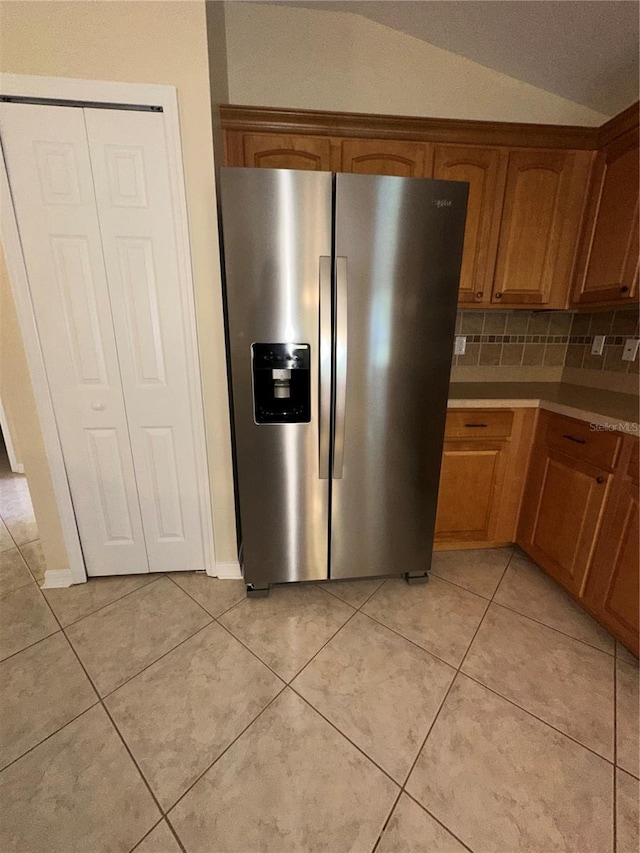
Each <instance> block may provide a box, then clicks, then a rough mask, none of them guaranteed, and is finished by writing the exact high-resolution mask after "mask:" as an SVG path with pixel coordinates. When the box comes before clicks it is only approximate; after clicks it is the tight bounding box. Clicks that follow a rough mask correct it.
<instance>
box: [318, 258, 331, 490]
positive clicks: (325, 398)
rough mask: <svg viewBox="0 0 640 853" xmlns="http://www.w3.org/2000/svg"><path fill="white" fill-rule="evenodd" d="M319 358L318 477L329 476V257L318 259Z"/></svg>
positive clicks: (324, 477) (325, 477)
mask: <svg viewBox="0 0 640 853" xmlns="http://www.w3.org/2000/svg"><path fill="white" fill-rule="evenodd" d="M319 289H320V358H319V379H318V381H319V388H318V410H319V417H318V477H319V478H320V479H321V480H327V479H328V478H329V450H330V440H331V258H330V257H329V256H328V255H326V256H322V257H321V258H320V273H319Z"/></svg>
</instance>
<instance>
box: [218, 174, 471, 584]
mask: <svg viewBox="0 0 640 853" xmlns="http://www.w3.org/2000/svg"><path fill="white" fill-rule="evenodd" d="M467 192H468V185H467V184H466V183H459V182H453V181H432V180H425V179H420V178H396V177H386V176H385V177H382V176H372V175H348V174H337V175H333V174H331V173H328V172H311V171H309V172H306V171H304V172H303V171H292V170H287V169H244V168H223V169H222V170H221V202H222V205H221V206H222V228H223V244H224V263H225V282H226V283H225V290H226V310H227V324H228V326H227V335H228V347H229V357H230V370H231V395H232V406H233V424H234V453H235V466H236V486H237V498H238V507H239V519H240V536H241V551H240V559H241V564H242V566H243V570H244V577H245V581H246V583H247V589H248V591H249V592H250V593H251V592H255V593H259V592H266V591H267V590H268V586H269V584H272V583H279V582H283V581H310V580H322V579H327V578H357V577H369V576H376V575H378V576H379V575H389V574H396V573H401V574H404V575H405V576H407V578H408V579H410V578H414V577H415V578H421V577H426V574H427V572H428V570H429V567H430V563H431V552H432V547H433V535H434V526H435V515H436V503H437V497H438V480H439V475H440V460H441V455H442V442H443V435H444V422H445V415H446V406H447V393H448V386H449V373H450V368H451V355H452V350H453V335H454V326H455V317H456V303H457V296H458V281H459V275H460V265H461V258H462V244H463V238H464V225H465V213H466V204H467Z"/></svg>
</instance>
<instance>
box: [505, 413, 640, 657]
mask: <svg viewBox="0 0 640 853" xmlns="http://www.w3.org/2000/svg"><path fill="white" fill-rule="evenodd" d="M638 485H639V484H638V439H637V438H635V437H633V436H624V435H622V433H618V432H598V431H594V430H590V429H589V425H588V424H585V423H584V422H583V421H576V420H574V419H573V418H568V417H565V416H563V415H556V414H553V413H551V412H541V413H540V417H539V422H538V428H537V432H536V438H535V441H534V445H533V450H532V454H531V463H530V466H529V471H528V475H527V484H526V488H525V491H524V497H523V501H522V509H521V514H520V522H519V526H518V535H517V539H516V541H517V543H518V545H520V547H521V548H522V549H523V550H524V551H526V553H527V554H529V556H530V557H531V558H532V559H533V560H534V561H535V562H536V563H537V564H538V565H539V566H540V567H541V568H542V569H543V570H544V571H545V572H546V573H547V574H549V575H550V576H551V577H552V578H554V579H555V580H556V581H558V583H560V584H561V585H562V586H563V587H564V588H565V589H566V590H567V591H568V592H569V593H570V594H571V595H572V596H573V597H574V598H575V599H576V600H577V601H579V602H580V604H582V606H583V607H584V608H585V609H587V610H588V611H589V612H590V613H591V614H592V615H593V616H595V618H596V619H597V620H598V621H599V622H600V623H601V624H602V625H604V626H605V627H606V628H608V629H609V630H610V631H611V632H612V633H613V634H614V635H615V636H616V637H618V639H620V640H621V641H622V642H623V643H624V644H625V645H626V646H627V647H628V648H629V649H630V650H631V651H632V652H634V653H635V654H636V655H637V654H638V593H639V590H638V586H639V584H638V576H639V574H640V555H639V545H638V539H639V536H640V530H639V526H638V515H639V512H638Z"/></svg>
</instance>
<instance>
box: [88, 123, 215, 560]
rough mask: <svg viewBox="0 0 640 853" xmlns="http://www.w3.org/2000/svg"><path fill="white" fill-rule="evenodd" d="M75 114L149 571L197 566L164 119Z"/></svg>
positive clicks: (189, 406)
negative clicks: (88, 173)
mask: <svg viewBox="0 0 640 853" xmlns="http://www.w3.org/2000/svg"><path fill="white" fill-rule="evenodd" d="M84 112H85V121H86V126H87V138H88V140H89V149H90V153H91V164H92V168H93V175H94V183H95V192H96V200H97V209H98V217H99V222H100V230H101V233H102V243H103V249H104V258H105V264H106V269H107V279H108V283H109V292H110V295H111V304H112V310H113V317H114V328H115V334H116V344H117V349H118V356H119V360H120V369H121V374H122V386H123V391H124V397H125V406H126V411H127V419H128V424H129V434H130V437H131V445H132V448H133V458H134V465H135V472H136V479H137V483H138V491H139V496H140V507H141V511H142V518H143V525H144V532H145V538H146V542H147V550H148V555H149V565H150V567H151V571H179V570H186V569H197V568H203V567H204V555H203V543H202V524H201V515H200V512H201V507H200V501H199V488H198V470H197V456H196V452H195V448H196V447H197V446H198V444H197V437H196V433H195V430H194V422H193V419H194V417H195V416H196V415H195V414H194V413H195V412H197V411H199V410H198V408H197V407H198V406H199V405H200V401H199V400H193V399H192V398H191V392H190V383H189V374H188V368H187V363H188V361H189V360H190V355H189V353H188V352H187V340H186V337H185V326H186V324H187V322H188V315H187V310H188V309H187V306H185V305H184V304H183V298H182V292H181V287H180V275H181V273H180V267H179V263H178V256H177V252H176V244H175V226H174V220H173V213H172V211H173V199H172V194H171V185H170V181H169V171H168V161H167V155H166V146H165V137H164V132H165V129H164V120H163V116H162V114H161V113H149V112H124V111H122V112H120V111H117V110H95V109H87V110H85V111H84Z"/></svg>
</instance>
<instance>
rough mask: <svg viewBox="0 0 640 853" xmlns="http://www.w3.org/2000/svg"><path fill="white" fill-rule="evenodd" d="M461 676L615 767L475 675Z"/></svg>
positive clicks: (465, 673) (592, 750)
mask: <svg viewBox="0 0 640 853" xmlns="http://www.w3.org/2000/svg"><path fill="white" fill-rule="evenodd" d="M459 674H460V675H463V676H464V677H465V678H468V679H469V680H470V681H473V682H474V683H475V684H478V685H479V686H480V687H484V688H485V690H488V691H489V692H490V693H493V694H494V696H498V697H499V698H500V699H504V701H505V702H508V703H509V704H510V705H513V706H514V707H515V708H519V709H520V710H521V711H524V713H525V714H528V715H529V716H530V717H533V719H534V720H537V721H538V722H539V723H543V724H544V725H545V726H548V727H549V728H550V729H553V731H554V732H557V733H558V734H559V735H562V736H563V737H566V738H567V739H568V740H570V741H573V743H575V744H576V745H577V746H581V747H582V748H583V749H586V750H587V752H590V753H591V754H592V755H595V756H596V757H597V758H600V759H602V761H606V763H607V764H610V765H611V766H612V767H615V764H614V762H613V759H611V758H607V757H606V756H604V755H602V754H601V753H599V752H596V750H595V749H593V747H591V746H587V745H586V744H584V743H582V741H579V740H577V739H576V738H575V737H573V735H570V734H567V732H564V731H562V729H559V728H558V727H557V726H554V725H553V723H550V722H548V720H543V719H542V717H539V716H538V715H537V714H534V713H533V711H530V710H529V709H528V708H524V707H523V706H522V705H519V704H518V703H517V702H516V701H515V700H513V699H510V698H509V697H508V696H505V695H504V693H500V692H499V691H498V690H496V689H495V688H494V687H489V685H488V684H485V683H484V682H483V681H480V679H479V678H476V677H475V676H473V675H469V673H468V672H462V671H461V672H460V673H459Z"/></svg>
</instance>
